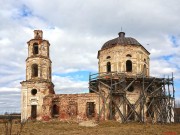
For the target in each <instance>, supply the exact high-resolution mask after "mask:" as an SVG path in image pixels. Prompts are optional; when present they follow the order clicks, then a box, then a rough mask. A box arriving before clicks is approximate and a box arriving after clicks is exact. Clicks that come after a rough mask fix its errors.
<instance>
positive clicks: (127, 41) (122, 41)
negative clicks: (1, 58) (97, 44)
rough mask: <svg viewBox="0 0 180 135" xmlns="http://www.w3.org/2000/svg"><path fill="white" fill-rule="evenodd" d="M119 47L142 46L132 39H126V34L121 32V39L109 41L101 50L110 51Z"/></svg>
mask: <svg viewBox="0 0 180 135" xmlns="http://www.w3.org/2000/svg"><path fill="white" fill-rule="evenodd" d="M117 45H141V44H140V43H139V42H138V41H137V40H136V39H134V38H131V37H125V33H124V32H119V37H117V38H115V39H112V40H109V41H107V42H106V43H105V44H104V45H103V46H102V48H101V50H104V49H108V48H111V47H114V46H117Z"/></svg>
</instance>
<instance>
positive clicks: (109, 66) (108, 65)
mask: <svg viewBox="0 0 180 135" xmlns="http://www.w3.org/2000/svg"><path fill="white" fill-rule="evenodd" d="M106 66H107V72H111V63H110V62H108V63H107V65H106Z"/></svg>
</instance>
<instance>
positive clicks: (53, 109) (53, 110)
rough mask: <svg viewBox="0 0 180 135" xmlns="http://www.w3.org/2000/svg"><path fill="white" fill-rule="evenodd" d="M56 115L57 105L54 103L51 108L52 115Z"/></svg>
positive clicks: (57, 112)
mask: <svg viewBox="0 0 180 135" xmlns="http://www.w3.org/2000/svg"><path fill="white" fill-rule="evenodd" d="M56 115H59V106H57V105H56V104H55V105H53V108H52V116H53V117H55V116H56Z"/></svg>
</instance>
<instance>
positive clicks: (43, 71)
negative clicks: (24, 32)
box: [21, 30, 54, 121]
mask: <svg viewBox="0 0 180 135" xmlns="http://www.w3.org/2000/svg"><path fill="white" fill-rule="evenodd" d="M27 45H28V57H27V59H26V81H22V82H21V85H22V89H21V120H22V121H23V120H27V119H39V120H40V119H41V114H42V104H43V98H44V97H45V96H47V95H49V94H54V85H53V83H52V82H51V63H52V62H51V60H50V58H49V47H50V44H49V41H48V40H44V39H43V31H42V30H34V38H33V39H31V40H29V41H28V42H27Z"/></svg>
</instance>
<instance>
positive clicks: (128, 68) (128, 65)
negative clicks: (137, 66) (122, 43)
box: [126, 60, 132, 72]
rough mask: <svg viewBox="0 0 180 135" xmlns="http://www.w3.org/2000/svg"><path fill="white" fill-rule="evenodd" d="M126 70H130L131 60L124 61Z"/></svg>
mask: <svg viewBox="0 0 180 135" xmlns="http://www.w3.org/2000/svg"><path fill="white" fill-rule="evenodd" d="M126 72H132V62H131V61H130V60H127V61H126Z"/></svg>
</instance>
